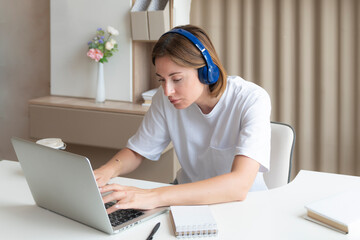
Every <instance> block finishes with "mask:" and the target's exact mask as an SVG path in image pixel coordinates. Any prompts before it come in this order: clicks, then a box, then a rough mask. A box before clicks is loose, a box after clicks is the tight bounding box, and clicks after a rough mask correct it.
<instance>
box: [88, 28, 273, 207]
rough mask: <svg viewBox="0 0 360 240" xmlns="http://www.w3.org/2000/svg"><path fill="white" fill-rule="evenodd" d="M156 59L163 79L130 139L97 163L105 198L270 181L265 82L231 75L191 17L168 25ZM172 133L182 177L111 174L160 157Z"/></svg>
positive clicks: (199, 194)
mask: <svg viewBox="0 0 360 240" xmlns="http://www.w3.org/2000/svg"><path fill="white" fill-rule="evenodd" d="M152 60H153V63H154V65H155V67H156V76H157V78H158V80H159V82H160V83H161V87H160V88H159V90H158V91H157V93H156V94H155V96H154V97H153V101H152V104H151V107H150V108H149V110H148V112H147V113H146V115H145V117H144V120H143V122H142V124H141V126H140V128H139V129H138V131H137V132H136V134H135V135H134V136H133V137H131V138H130V139H129V141H128V144H127V147H126V148H124V149H122V150H121V151H119V152H118V153H117V154H116V155H115V156H114V157H113V158H112V159H111V160H110V161H109V162H108V163H106V164H105V165H103V166H102V167H100V168H99V169H97V170H95V171H94V172H95V176H96V179H97V183H98V185H99V187H100V189H101V192H103V193H105V192H111V193H110V194H108V195H106V196H105V197H104V198H103V199H104V202H110V201H114V200H116V201H117V204H115V205H114V206H113V207H111V208H109V209H108V212H109V213H110V212H113V211H115V210H117V209H126V208H136V209H151V208H156V207H160V206H170V205H196V204H212V203H221V202H230V201H241V200H244V199H245V198H246V195H247V193H248V191H256V190H263V189H266V185H265V182H264V179H263V175H262V173H263V172H265V171H267V170H268V169H269V164H270V159H269V158H270V112H271V104H270V98H269V96H268V94H267V93H266V91H265V90H264V89H262V88H261V87H259V86H257V85H255V84H253V83H251V82H247V81H245V80H243V79H242V78H240V77H236V76H235V77H233V76H227V74H226V72H225V70H224V68H223V66H222V64H221V63H220V61H219V58H218V56H217V54H216V52H215V49H214V47H213V45H212V43H211V41H210V39H209V37H208V36H207V34H206V33H205V32H204V31H203V30H202V29H200V28H198V27H195V26H192V25H186V26H181V27H176V28H174V29H172V30H171V31H169V32H167V33H165V34H164V35H163V36H162V37H161V38H160V39H159V41H158V42H157V43H156V45H155V46H154V49H153V52H152ZM170 141H172V143H173V145H174V148H175V151H176V154H177V156H178V159H179V162H180V165H181V167H182V168H181V170H180V171H179V172H178V173H177V178H176V181H177V182H178V183H179V184H175V185H172V186H168V187H161V188H156V189H150V190H149V189H139V188H135V187H128V186H121V185H118V184H110V185H106V183H107V182H108V181H109V179H110V178H113V177H116V176H118V175H122V174H126V173H129V172H131V171H133V170H134V169H136V168H137V167H138V166H139V165H140V164H141V162H142V160H143V159H144V158H147V159H150V160H158V159H159V158H160V155H161V152H162V151H163V150H164V149H165V148H166V147H167V145H168V144H169V143H170Z"/></svg>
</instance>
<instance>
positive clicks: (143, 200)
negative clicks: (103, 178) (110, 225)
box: [100, 184, 156, 213]
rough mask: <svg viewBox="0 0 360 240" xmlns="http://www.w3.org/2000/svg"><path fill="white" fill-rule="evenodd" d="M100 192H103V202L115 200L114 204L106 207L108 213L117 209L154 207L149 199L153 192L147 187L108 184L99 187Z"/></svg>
mask: <svg viewBox="0 0 360 240" xmlns="http://www.w3.org/2000/svg"><path fill="white" fill-rule="evenodd" d="M100 192H101V193H103V194H104V195H103V201H104V203H108V202H113V201H116V204H115V205H113V206H112V207H110V208H108V209H107V211H108V213H111V212H114V211H116V210H118V209H129V208H135V209H151V208H154V207H156V206H155V205H154V202H153V201H152V200H151V199H153V198H152V196H153V194H151V191H150V190H149V189H141V188H136V187H129V186H122V185H119V184H109V185H105V186H103V187H101V188H100Z"/></svg>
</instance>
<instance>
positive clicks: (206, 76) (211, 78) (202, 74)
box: [164, 28, 220, 84]
mask: <svg viewBox="0 0 360 240" xmlns="http://www.w3.org/2000/svg"><path fill="white" fill-rule="evenodd" d="M167 33H177V34H180V35H182V36H184V37H186V38H187V39H189V40H190V41H191V42H192V43H193V44H194V45H195V46H196V47H197V48H198V49H199V50H200V52H201V54H202V55H203V57H204V59H205V62H206V65H205V66H204V67H201V68H199V69H198V73H199V80H200V82H202V83H204V84H213V83H216V82H217V80H218V79H219V76H220V72H219V68H218V67H217V66H216V65H215V64H214V62H213V61H212V59H211V56H210V54H209V52H208V51H207V50H206V48H205V47H204V45H203V44H202V43H201V42H200V40H199V39H198V38H197V37H195V36H194V35H193V34H192V33H190V32H189V31H186V30H184V29H180V28H176V29H172V30H170V31H168V32H166V33H165V34H167ZM165 34H164V35H165Z"/></svg>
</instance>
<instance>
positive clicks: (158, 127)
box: [126, 88, 170, 160]
mask: <svg viewBox="0 0 360 240" xmlns="http://www.w3.org/2000/svg"><path fill="white" fill-rule="evenodd" d="M169 143H170V136H169V131H168V126H167V124H166V116H165V112H164V98H163V94H162V90H161V88H159V90H158V91H157V93H156V94H155V95H154V97H153V99H152V103H151V106H150V108H149V110H148V111H147V113H146V114H145V116H144V119H143V121H142V123H141V125H140V127H139V129H138V130H137V132H136V133H135V135H134V136H132V137H131V138H130V139H129V140H128V143H127V145H126V147H127V148H129V149H131V150H133V151H135V152H137V153H138V154H140V155H142V156H143V157H145V158H147V159H150V160H158V159H159V158H160V156H161V153H162V152H163V150H164V149H165V148H166V147H167V146H168V145H169Z"/></svg>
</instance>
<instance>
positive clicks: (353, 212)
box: [305, 189, 360, 233]
mask: <svg viewBox="0 0 360 240" xmlns="http://www.w3.org/2000/svg"><path fill="white" fill-rule="evenodd" d="M305 208H306V209H307V217H306V219H308V220H310V221H313V222H316V223H318V224H321V225H324V226H326V227H329V228H332V229H334V230H337V231H340V232H343V233H350V232H352V231H354V229H360V190H359V189H354V190H353V191H346V192H342V193H339V194H335V195H332V196H330V197H327V198H324V199H321V200H318V201H314V202H311V203H309V204H307V205H305Z"/></svg>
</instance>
